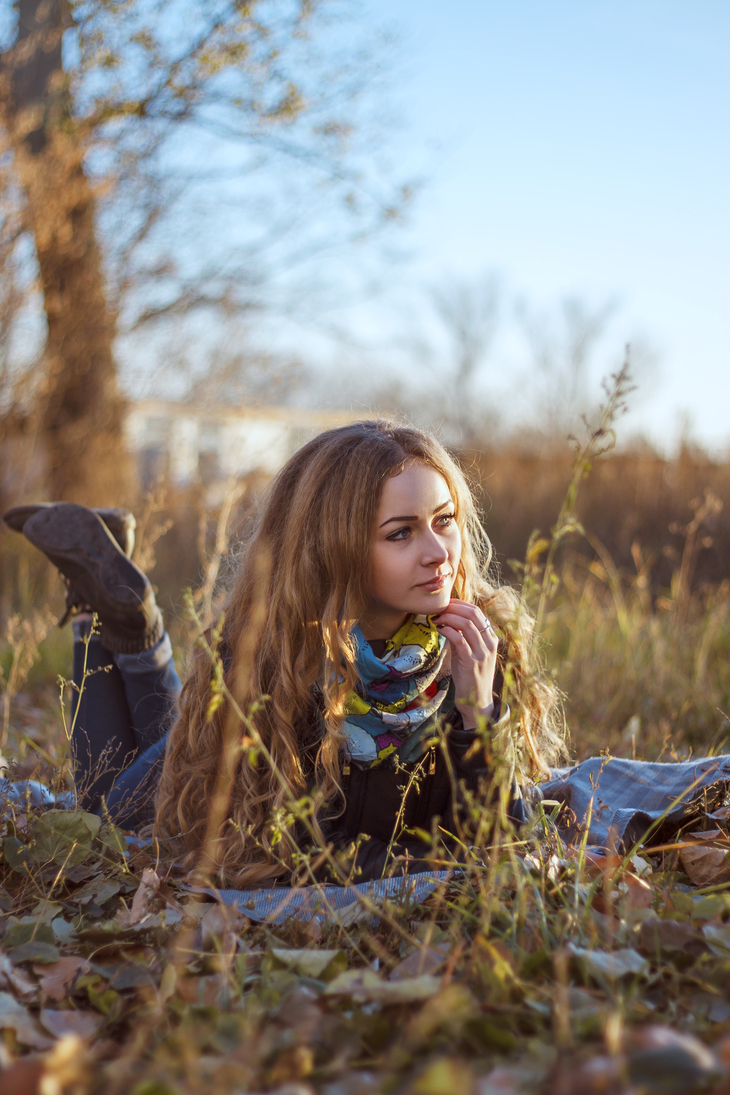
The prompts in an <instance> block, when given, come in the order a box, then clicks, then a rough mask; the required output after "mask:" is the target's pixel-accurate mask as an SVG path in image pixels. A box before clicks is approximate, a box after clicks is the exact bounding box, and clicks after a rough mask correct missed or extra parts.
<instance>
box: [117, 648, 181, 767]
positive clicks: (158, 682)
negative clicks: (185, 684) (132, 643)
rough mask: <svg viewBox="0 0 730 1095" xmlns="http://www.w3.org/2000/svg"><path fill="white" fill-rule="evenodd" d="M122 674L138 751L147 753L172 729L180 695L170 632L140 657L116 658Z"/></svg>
mask: <svg viewBox="0 0 730 1095" xmlns="http://www.w3.org/2000/svg"><path fill="white" fill-rule="evenodd" d="M114 661H115V663H116V665H117V668H118V670H119V672H120V674H121V677H122V682H123V685H124V692H125V695H126V699H127V706H128V708H129V712H130V715H131V719H132V730H133V733H134V737H135V742H136V745H137V749H138V750H139V752H140V753H144V752H145V750H147V749H149V747H150V746H151V745H155V744H156V743H157V742H158V741H159V740H160V739H161V738H163V737H164V736H165V735H166V734H167V732H168V730H169V729H170V726H171V723H172V721H173V718H174V709H175V704H176V702H177V699H178V696H179V695H180V689H181V685H180V678H179V677H178V675H177V671H176V669H175V662H174V661H173V657H172V644H171V642H170V639H169V636H168V634H167V632H165V634H164V635H163V637H162V639H161V640H160V641H159V642H158V643H157V644H156V645H155V646H153V647H152V649H151V650H144V651H142V653H140V654H115V655H114Z"/></svg>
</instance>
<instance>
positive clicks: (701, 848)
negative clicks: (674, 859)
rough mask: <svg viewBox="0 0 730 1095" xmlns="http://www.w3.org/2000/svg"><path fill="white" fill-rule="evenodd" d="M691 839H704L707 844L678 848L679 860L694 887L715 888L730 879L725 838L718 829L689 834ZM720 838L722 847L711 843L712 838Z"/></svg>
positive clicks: (729, 864)
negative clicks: (722, 838) (721, 838)
mask: <svg viewBox="0 0 730 1095" xmlns="http://www.w3.org/2000/svg"><path fill="white" fill-rule="evenodd" d="M690 836H692V837H699V838H705V839H707V840H708V843H707V844H693V845H689V846H688V847H686V848H680V850H679V858H680V859H681V860H682V867H683V868H684V871H685V873H686V874H687V875H688V877H689V879H690V881H691V882H694V884H695V886H715V885H717V884H718V883H720V882H727V881H728V880H729V879H730V858H729V857H728V844H727V837H726V836H725V834H724V833H722V832H721V830H720V829H714V830H712V832H707V833H691V834H690ZM718 836H722V837H724V841H723V844H722V845H719V844H717V843H712V842H711V840H712V838H714V837H718Z"/></svg>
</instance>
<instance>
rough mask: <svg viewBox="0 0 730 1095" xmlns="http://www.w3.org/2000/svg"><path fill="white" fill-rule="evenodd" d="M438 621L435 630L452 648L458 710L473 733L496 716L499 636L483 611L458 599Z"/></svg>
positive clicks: (438, 616)
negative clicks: (483, 720)
mask: <svg viewBox="0 0 730 1095" xmlns="http://www.w3.org/2000/svg"><path fill="white" fill-rule="evenodd" d="M435 619H436V627H437V628H438V629H439V631H440V632H441V634H442V635H443V636H444V637H445V638H446V639H448V641H449V646H450V647H451V676H452V677H453V680H454V688H455V690H456V708H457V710H458V711H459V712H460V714H461V717H462V719H463V720H464V729H466V730H474V729H476V725H477V722H478V720H479V719H480V718H491V716H492V714H493V713H494V697H493V689H494V672H495V669H496V667H497V636H496V635H495V633H494V630H493V628H492V625H491V623H490V622H489V620H488V619H487V618H486V616H485V615H484V613H483V612H482V610H481V609H480V608H477V606H476V605H470V604H467V602H466V601H459V600H457V599H456V597H452V599H451V601H450V602H449V607H448V608H446V609H444V611H443V612H440V613H439V614H438V615H437V616H435Z"/></svg>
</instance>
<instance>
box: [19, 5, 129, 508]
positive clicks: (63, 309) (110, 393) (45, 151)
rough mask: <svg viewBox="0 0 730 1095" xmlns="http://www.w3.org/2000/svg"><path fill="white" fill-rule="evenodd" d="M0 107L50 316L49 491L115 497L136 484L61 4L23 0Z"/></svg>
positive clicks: (44, 428)
mask: <svg viewBox="0 0 730 1095" xmlns="http://www.w3.org/2000/svg"><path fill="white" fill-rule="evenodd" d="M17 9H18V15H19V22H18V39H17V42H16V45H15V46H14V48H13V49H12V50H10V51H8V53H6V54H5V56H4V58H3V62H4V64H3V68H4V72H3V89H2V95H0V109H2V113H3V121H4V123H5V125H6V128H7V130H8V133H9V134H10V138H11V142H12V146H13V152H14V157H15V163H16V166H17V170H18V177H19V179H20V182H21V184H22V186H23V189H24V191H25V194H26V198H27V225H28V228H29V230H30V231H31V232H32V234H33V237H34V239H35V244H36V250H37V254H38V264H39V269H40V280H41V289H42V292H43V300H44V307H45V314H46V319H47V322H48V339H47V344H46V350H45V383H44V386H43V389H42V396H41V404H40V406H39V421H40V427H41V437H42V439H43V444H44V447H45V450H46V457H47V462H48V477H47V478H48V483H47V485H48V489H49V492H50V495H51V496H52V497H54V498H59V499H65V500H67V501H76V502H83V503H86V504H97V505H98V504H101V503H104V504H114V503H119V502H121V501H124V500H125V499H126V498H127V497H128V495H129V491H130V486H131V480H130V462H129V459H128V456H127V454H126V451H125V445H124V433H123V424H124V403H123V400H122V398H121V395H120V392H119V388H118V384H117V374H116V367H115V362H114V354H113V343H114V334H115V318H114V316H113V315H112V314H111V312H110V310H109V308H108V306H107V300H106V292H105V286H104V279H103V275H102V268H101V256H100V253H99V247H98V244H97V240H96V229H95V217H94V213H95V210H94V196H93V193H92V190H91V187H90V185H89V181H88V178H87V176H86V173H85V171H84V165H83V147H82V142H81V140H80V136H79V133H78V130H77V128H76V127H75V125H74V122H73V119H72V114H71V104H70V97H69V90H68V81H67V78H66V74H65V73H64V71H63V62H62V54H61V43H62V38H63V32H64V29H65V28H64V12H65V10H66V9H65V7H64V4H63V0H17Z"/></svg>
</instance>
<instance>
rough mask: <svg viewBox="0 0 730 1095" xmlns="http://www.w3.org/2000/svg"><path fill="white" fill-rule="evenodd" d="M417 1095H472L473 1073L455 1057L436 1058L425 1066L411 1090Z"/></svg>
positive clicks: (463, 1062)
mask: <svg viewBox="0 0 730 1095" xmlns="http://www.w3.org/2000/svg"><path fill="white" fill-rule="evenodd" d="M411 1089H412V1090H413V1091H414V1092H416V1093H417V1095H472V1092H473V1091H474V1073H473V1072H472V1071H471V1069H470V1068H469V1066H468V1065H467V1064H466V1062H465V1061H462V1060H461V1059H459V1058H456V1057H437V1058H436V1060H435V1061H431V1063H430V1064H428V1065H426V1067H425V1069H424V1070H423V1072H421V1074H420V1076H418V1077H417V1078H416V1080H415V1082H414V1083H413V1084H412V1088H411Z"/></svg>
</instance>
